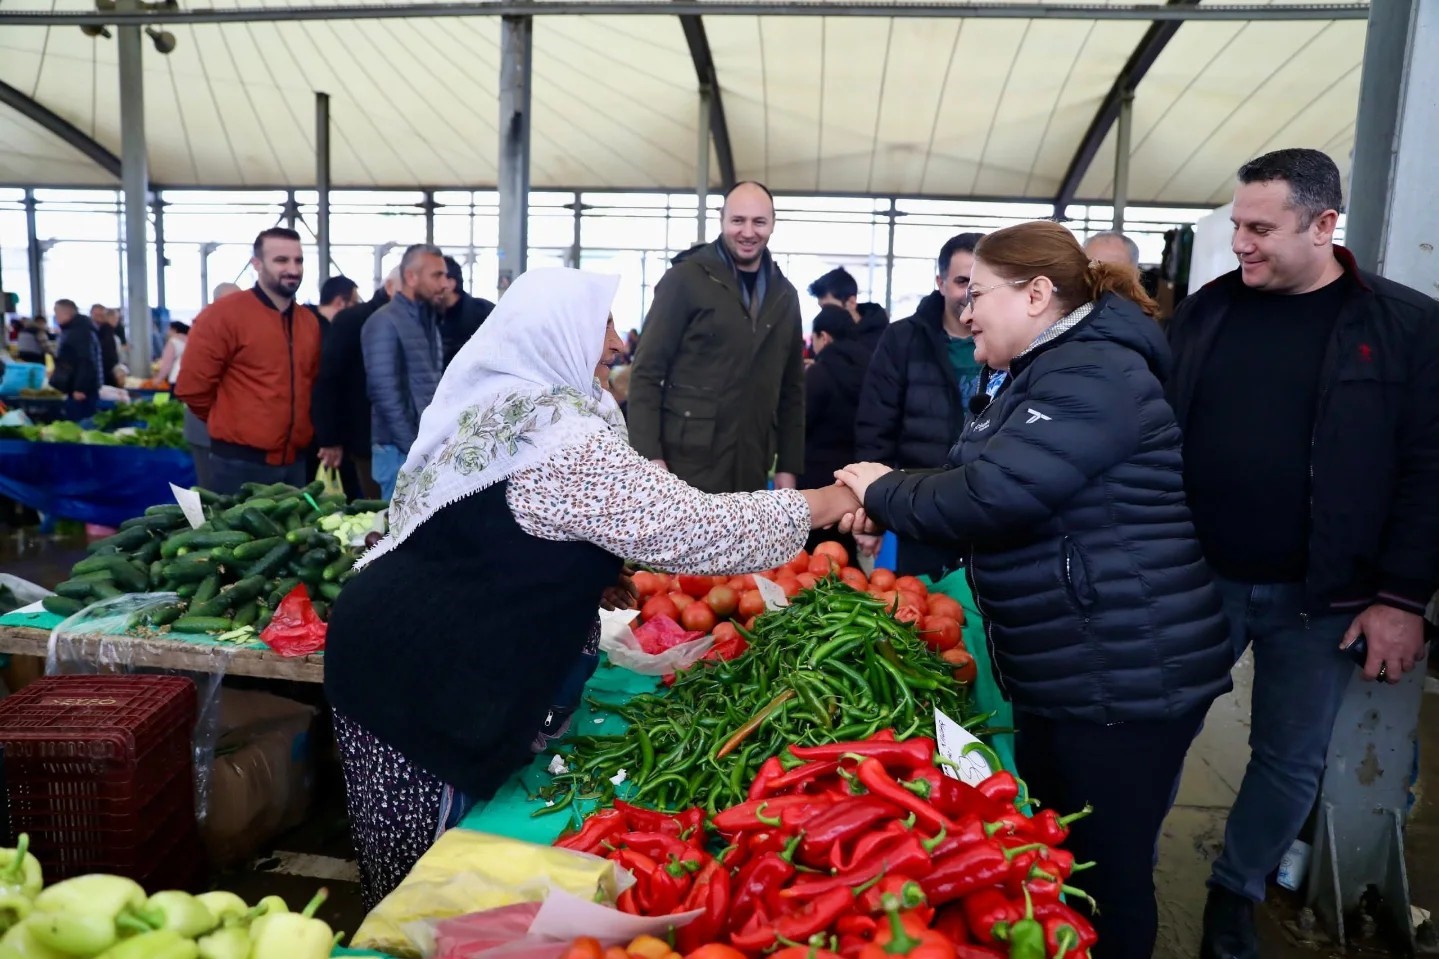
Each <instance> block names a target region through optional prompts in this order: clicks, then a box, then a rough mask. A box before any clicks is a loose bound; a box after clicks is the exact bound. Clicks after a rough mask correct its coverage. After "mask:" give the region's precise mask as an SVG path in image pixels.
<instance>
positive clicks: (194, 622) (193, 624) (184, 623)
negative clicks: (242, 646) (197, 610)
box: [170, 614, 235, 633]
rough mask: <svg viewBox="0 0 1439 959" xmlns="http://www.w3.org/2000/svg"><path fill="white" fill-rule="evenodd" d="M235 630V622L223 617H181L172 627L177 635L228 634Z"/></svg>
mask: <svg viewBox="0 0 1439 959" xmlns="http://www.w3.org/2000/svg"><path fill="white" fill-rule="evenodd" d="M234 628H235V623H234V621H233V620H230V619H226V618H225V617H223V616H198V615H193V614H192V615H189V616H181V617H180V618H179V619H177V620H175V622H174V624H173V625H171V627H170V630H171V631H172V632H176V633H228V632H229V631H230V630H232V629H234Z"/></svg>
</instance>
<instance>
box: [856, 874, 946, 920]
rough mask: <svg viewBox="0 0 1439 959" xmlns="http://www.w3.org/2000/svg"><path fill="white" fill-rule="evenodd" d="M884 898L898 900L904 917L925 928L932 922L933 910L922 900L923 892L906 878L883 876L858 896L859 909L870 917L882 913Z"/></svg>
mask: <svg viewBox="0 0 1439 959" xmlns="http://www.w3.org/2000/svg"><path fill="white" fill-rule="evenodd" d="M886 897H893V898H894V899H897V900H899V904H900V908H902V909H904V910H905V915H906V917H913V918H914V920H915V921H917V922H920V923H921V924H922V925H923V926H925V927H926V928H928V927H929V925H930V923H932V922H933V921H934V910H933V909H931V908H930V907H929V905H928V904H927V903H926V902H925V899H924V890H923V889H921V888H920V885H919V883H917V882H915V881H914V880H913V879H910V878H909V877H908V876H900V875H890V876H884V877H883V878H881V879H880V880H879V882H877V883H875V884H874V885H872V886H870V887H869V888H868V889H866V890H865V891H864V892H862V893H860V895H859V903H858V905H859V907H860V908H862V909H863V910H865V912H868V913H870V914H872V915H879V914H880V913H882V912H884V904H885V901H886Z"/></svg>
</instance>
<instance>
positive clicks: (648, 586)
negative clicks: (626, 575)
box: [634, 569, 665, 599]
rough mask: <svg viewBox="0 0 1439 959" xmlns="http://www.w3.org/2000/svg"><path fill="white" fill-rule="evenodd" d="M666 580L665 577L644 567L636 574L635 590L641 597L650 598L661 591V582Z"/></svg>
mask: <svg viewBox="0 0 1439 959" xmlns="http://www.w3.org/2000/svg"><path fill="white" fill-rule="evenodd" d="M664 580H665V577H662V576H656V575H655V574H654V573H651V572H649V571H648V570H643V569H642V570H640V571H639V572H638V573H635V575H634V584H635V592H637V593H639V594H640V599H649V598H650V597H651V596H653V595H655V594H656V593H658V592H659V591H660V584H661V583H663V582H664Z"/></svg>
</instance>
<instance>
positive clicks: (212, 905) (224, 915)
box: [195, 889, 250, 925]
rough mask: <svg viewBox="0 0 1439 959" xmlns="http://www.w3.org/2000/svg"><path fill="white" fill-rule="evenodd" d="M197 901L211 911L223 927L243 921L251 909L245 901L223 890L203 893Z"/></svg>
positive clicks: (197, 897)
mask: <svg viewBox="0 0 1439 959" xmlns="http://www.w3.org/2000/svg"><path fill="white" fill-rule="evenodd" d="M195 899H196V901H198V902H199V903H200V904H201V905H202V906H204V907H205V908H206V909H208V910H210V915H212V916H214V917H215V919H216V920H217V921H218V922H219V923H220V924H221V925H224V924H225V923H227V922H232V921H234V920H237V919H243V918H245V916H246V915H248V914H249V912H250V907H249V906H248V905H246V903H245V900H243V899H241V898H240V897H239V896H237V895H235V894H234V893H233V892H225V891H224V890H223V889H217V890H215V891H214V892H204V893H201V894H200V895H198V896H196V897H195Z"/></svg>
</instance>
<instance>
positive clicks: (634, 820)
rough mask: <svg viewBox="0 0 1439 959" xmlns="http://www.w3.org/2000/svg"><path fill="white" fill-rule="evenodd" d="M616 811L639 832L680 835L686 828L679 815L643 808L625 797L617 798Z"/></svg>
mask: <svg viewBox="0 0 1439 959" xmlns="http://www.w3.org/2000/svg"><path fill="white" fill-rule="evenodd" d="M615 812H618V813H620V814H622V815H623V816H624V817H625V821H626V822H628V823H629V828H630V829H633V830H637V831H639V832H662V833H665V834H667V835H670V836H679V835H681V834H682V833H683V832H684V831H685V828H686V823H685V822H684V821H682V820H681V819H680V818H679V816H676V815H671V814H670V813H663V812H656V811H655V810H653V809H641V808H640V807H639V806H632V805H630V804H629V803H627V802H625V801H624V800H623V799H617V800H615ZM681 815H684V814H681ZM702 821H703V820H701V822H702Z"/></svg>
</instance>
